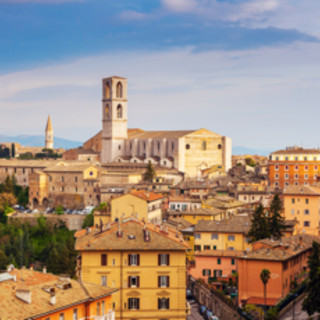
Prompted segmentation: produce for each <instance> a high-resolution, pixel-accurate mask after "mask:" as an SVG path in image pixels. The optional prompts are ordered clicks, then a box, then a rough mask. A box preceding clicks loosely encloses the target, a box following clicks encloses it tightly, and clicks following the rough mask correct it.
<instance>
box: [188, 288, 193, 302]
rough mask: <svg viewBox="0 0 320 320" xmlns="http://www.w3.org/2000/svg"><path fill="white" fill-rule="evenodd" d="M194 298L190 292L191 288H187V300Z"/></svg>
mask: <svg viewBox="0 0 320 320" xmlns="http://www.w3.org/2000/svg"><path fill="white" fill-rule="evenodd" d="M193 299H194V296H193V294H192V292H191V290H189V289H188V290H187V300H193Z"/></svg>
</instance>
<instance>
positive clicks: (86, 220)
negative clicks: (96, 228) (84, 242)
mask: <svg viewBox="0 0 320 320" xmlns="http://www.w3.org/2000/svg"><path fill="white" fill-rule="evenodd" d="M93 211H94V210H93ZM93 211H92V212H91V213H90V214H88V215H86V217H85V218H84V220H83V223H82V228H83V229H84V228H87V227H92V226H93V220H94V217H93Z"/></svg>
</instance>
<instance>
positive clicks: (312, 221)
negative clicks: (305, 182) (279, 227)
mask: <svg viewBox="0 0 320 320" xmlns="http://www.w3.org/2000/svg"><path fill="white" fill-rule="evenodd" d="M283 203H284V217H285V219H286V220H292V219H293V220H295V233H308V234H312V235H315V236H319V235H320V216H319V212H320V186H317V185H313V186H289V187H288V188H286V190H284V192H283Z"/></svg>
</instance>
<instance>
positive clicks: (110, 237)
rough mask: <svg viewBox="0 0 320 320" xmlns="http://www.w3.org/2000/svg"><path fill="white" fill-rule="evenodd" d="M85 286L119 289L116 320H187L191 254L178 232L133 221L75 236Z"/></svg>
mask: <svg viewBox="0 0 320 320" xmlns="http://www.w3.org/2000/svg"><path fill="white" fill-rule="evenodd" d="M76 238H77V239H76V250H77V251H78V252H79V254H80V259H79V265H78V272H77V273H78V276H79V278H80V279H81V281H84V282H89V283H95V284H101V285H103V286H107V287H110V288H114V289H118V290H119V291H117V292H116V293H115V294H114V296H113V299H114V303H115V305H114V307H115V312H116V319H117V320H120V319H121V320H131V319H139V320H142V319H148V320H159V319H170V320H186V317H187V305H186V250H188V249H189V246H188V244H187V243H186V242H185V241H184V240H183V238H182V236H180V234H179V233H177V231H176V230H173V229H171V228H163V229H160V228H159V227H157V226H155V225H153V224H144V223H143V222H141V221H139V220H136V219H134V218H130V219H127V220H125V221H123V223H121V224H120V225H119V224H118V223H112V224H107V225H102V226H100V227H92V228H90V229H87V230H82V231H78V232H77V233H76Z"/></svg>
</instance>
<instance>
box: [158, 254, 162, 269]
mask: <svg viewBox="0 0 320 320" xmlns="http://www.w3.org/2000/svg"><path fill="white" fill-rule="evenodd" d="M160 264H161V254H158V266H160Z"/></svg>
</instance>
